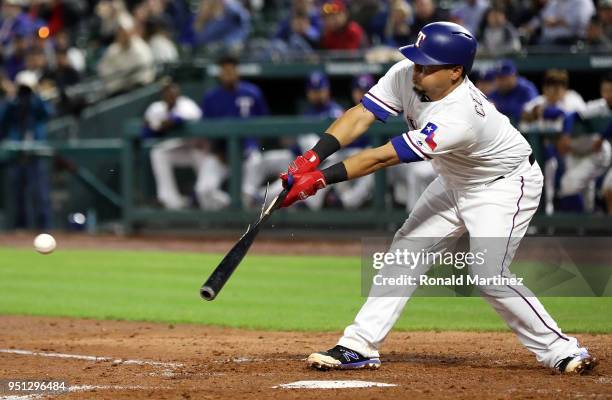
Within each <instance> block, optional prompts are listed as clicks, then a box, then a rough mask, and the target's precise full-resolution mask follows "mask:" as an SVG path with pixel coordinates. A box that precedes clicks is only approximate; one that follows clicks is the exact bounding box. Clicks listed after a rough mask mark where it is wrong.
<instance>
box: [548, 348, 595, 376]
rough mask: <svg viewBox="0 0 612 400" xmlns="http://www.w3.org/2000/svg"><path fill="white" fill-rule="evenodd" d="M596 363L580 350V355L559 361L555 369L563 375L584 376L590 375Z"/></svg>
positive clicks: (586, 352) (584, 351) (587, 353)
mask: <svg viewBox="0 0 612 400" xmlns="http://www.w3.org/2000/svg"><path fill="white" fill-rule="evenodd" d="M598 363H599V361H598V360H597V359H596V358H595V357H593V356H591V355H590V354H589V352H588V351H587V350H586V349H581V350H580V353H578V354H576V355H572V356H569V357H566V358H564V359H563V360H561V361H559V362H558V363H557V366H556V369H557V370H558V371H559V372H561V373H563V374H574V375H586V374H589V373H591V372H592V371H593V369H594V368H595V367H596V366H597V364H598Z"/></svg>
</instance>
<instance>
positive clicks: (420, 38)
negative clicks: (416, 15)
mask: <svg viewBox="0 0 612 400" xmlns="http://www.w3.org/2000/svg"><path fill="white" fill-rule="evenodd" d="M425 38H427V36H426V35H425V34H424V33H423V32H419V35H418V36H417V40H416V43H415V44H414V45H415V46H416V47H421V43H423V42H424V41H425Z"/></svg>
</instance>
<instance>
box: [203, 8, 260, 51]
mask: <svg viewBox="0 0 612 400" xmlns="http://www.w3.org/2000/svg"><path fill="white" fill-rule="evenodd" d="M193 30H194V40H195V43H194V44H195V45H196V46H200V47H202V46H206V49H207V50H209V49H210V47H209V46H212V48H213V50H220V51H239V50H241V49H242V48H243V46H244V44H245V42H246V40H247V39H248V37H249V34H250V33H251V16H250V15H249V12H248V11H247V10H246V9H245V8H244V7H243V6H242V4H241V3H240V2H239V1H237V0H201V1H200V6H199V9H198V13H197V15H196V17H195V22H194V24H193Z"/></svg>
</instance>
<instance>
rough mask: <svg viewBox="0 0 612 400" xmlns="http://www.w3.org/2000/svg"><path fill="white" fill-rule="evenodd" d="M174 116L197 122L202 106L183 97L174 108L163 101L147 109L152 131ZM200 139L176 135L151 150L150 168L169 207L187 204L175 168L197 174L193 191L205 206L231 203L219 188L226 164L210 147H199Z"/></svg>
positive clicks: (162, 199) (148, 123) (159, 197)
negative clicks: (188, 169) (177, 180)
mask: <svg viewBox="0 0 612 400" xmlns="http://www.w3.org/2000/svg"><path fill="white" fill-rule="evenodd" d="M173 117H178V118H180V119H182V120H184V121H197V120H199V119H200V118H201V117H202V111H201V110H200V107H198V105H197V104H196V103H195V102H194V101H193V100H191V99H190V98H188V97H184V96H180V97H179V98H178V99H177V101H176V104H175V105H174V107H173V108H172V109H168V104H167V103H166V102H164V101H156V102H154V103H152V104H151V105H150V106H149V107H148V108H147V110H146V111H145V116H144V118H145V122H146V123H147V125H148V126H149V128H151V129H152V130H153V131H155V130H158V129H159V128H160V127H161V124H162V123H163V122H164V121H166V120H168V119H170V118H173ZM197 142H198V140H193V139H182V138H173V139H168V140H164V141H162V142H160V143H158V144H156V145H155V146H153V148H152V149H151V156H150V157H151V167H152V168H153V176H154V177H155V184H156V186H157V198H158V200H159V201H160V202H161V203H162V204H163V205H164V207H166V208H169V209H179V208H183V207H185V206H187V204H188V202H187V200H186V199H184V198H183V197H182V196H181V195H180V193H179V190H178V188H177V185H176V179H175V176H174V168H176V167H191V168H193V170H194V172H195V173H196V183H195V186H194V190H195V193H196V195H197V196H198V200H199V203H200V204H201V205H202V207H203V208H205V209H211V210H217V209H220V208H223V207H225V206H227V205H228V204H229V203H230V198H229V195H228V194H227V193H225V192H223V191H222V190H221V189H220V186H221V184H222V183H223V180H224V179H225V178H226V176H227V167H226V166H225V165H223V163H222V162H221V161H220V160H219V158H218V157H217V156H216V155H214V154H212V153H210V152H209V151H208V150H207V149H205V148H202V147H201V146H197V145H196V143H197Z"/></svg>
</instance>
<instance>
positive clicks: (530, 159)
mask: <svg viewBox="0 0 612 400" xmlns="http://www.w3.org/2000/svg"><path fill="white" fill-rule="evenodd" d="M535 161H536V159H535V156H534V155H533V153H531V154H529V164H530V165H533V164H534V163H535ZM505 177H506V175H502V176H498V177H497V178H495V179H493V180H492V181H491V182H490V183H488V185H490V184H491V183H493V182H497V181H498V180H500V179H504V178H505Z"/></svg>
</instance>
